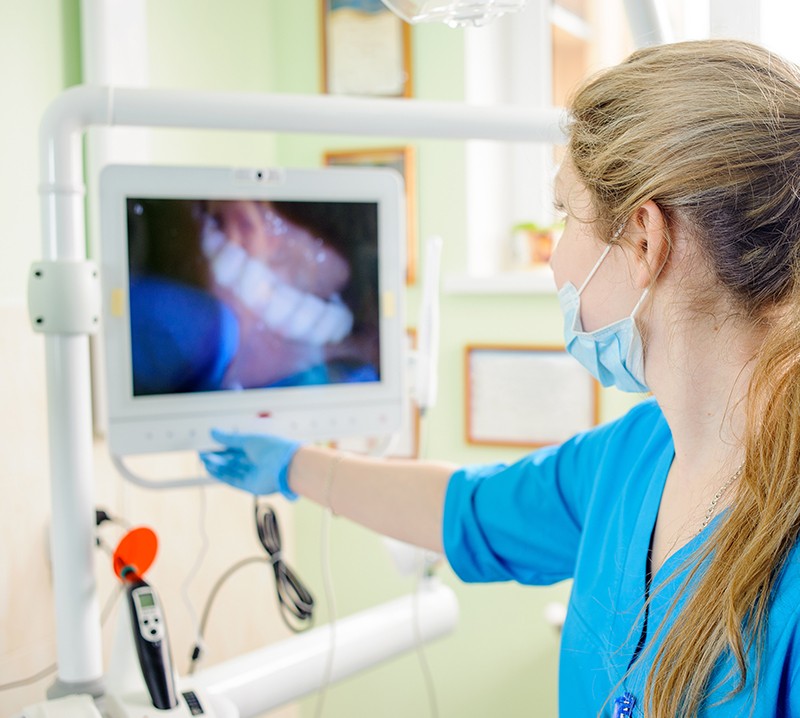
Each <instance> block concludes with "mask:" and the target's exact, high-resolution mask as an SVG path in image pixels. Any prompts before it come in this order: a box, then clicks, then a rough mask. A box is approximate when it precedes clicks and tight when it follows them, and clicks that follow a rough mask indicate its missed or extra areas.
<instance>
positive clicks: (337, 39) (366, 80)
mask: <svg viewBox="0 0 800 718" xmlns="http://www.w3.org/2000/svg"><path fill="white" fill-rule="evenodd" d="M320 18H321V22H320V26H321V31H322V42H321V45H322V47H321V50H322V52H321V57H322V91H323V92H325V93H328V94H331V95H360V96H368V97H411V96H412V93H413V83H412V72H411V28H410V26H409V25H408V23H405V22H403V21H402V20H401V19H400V18H399V17H398V16H397V15H395V14H394V13H393V12H392V11H391V10H389V8H387V7H386V6H385V5H384V4H383V3H382V2H381V0H320Z"/></svg>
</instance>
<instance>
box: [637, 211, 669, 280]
mask: <svg viewBox="0 0 800 718" xmlns="http://www.w3.org/2000/svg"><path fill="white" fill-rule="evenodd" d="M627 229H628V231H627V235H628V237H627V239H628V240H629V241H630V242H631V243H632V244H633V245H634V250H635V256H636V260H635V265H634V269H633V279H634V282H635V283H636V286H637V287H639V288H640V289H642V290H644V289H646V288H647V287H649V286H651V285H652V283H653V281H654V280H655V278H656V277H657V276H658V275H659V274H660V272H661V270H662V269H663V268H664V265H665V264H666V262H667V258H668V256H669V249H670V245H669V239H668V234H667V218H666V217H665V216H664V213H663V212H662V211H661V208H660V207H659V206H658V204H656V203H655V202H654V201H653V200H648V201H647V202H645V203H644V204H643V205H642V206H641V207H639V209H637V210H636V212H635V213H634V214H633V217H631V219H630V220H629V222H628V227H627Z"/></svg>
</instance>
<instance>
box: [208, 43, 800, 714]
mask: <svg viewBox="0 0 800 718" xmlns="http://www.w3.org/2000/svg"><path fill="white" fill-rule="evenodd" d="M570 115H571V120H570V124H569V127H568V133H569V143H568V148H567V150H568V151H567V159H566V161H565V162H564V165H563V166H562V168H561V170H560V172H559V175H558V179H557V182H556V201H557V205H558V206H559V208H560V209H561V210H562V211H563V212H564V213H565V214H566V229H565V231H564V235H563V237H562V239H561V240H560V242H559V245H558V247H557V249H556V252H555V255H554V257H553V259H552V267H553V270H554V273H555V278H556V283H557V286H558V287H559V300H560V302H561V305H562V309H563V311H564V314H565V335H566V336H565V339H566V344H567V349H568V351H570V352H571V353H572V354H573V355H574V356H576V358H578V359H579V360H580V361H581V362H582V363H583V364H584V365H585V366H586V367H587V368H588V369H589V370H590V371H592V372H593V373H594V374H595V376H597V377H598V378H599V379H600V380H601V381H602V382H603V383H604V384H606V385H608V384H611V383H614V384H616V385H617V386H618V387H619V388H621V389H623V390H628V391H642V390H645V389H649V390H650V391H652V394H653V398H651V399H648V400H646V401H644V402H642V403H641V404H639V405H638V406H636V407H635V408H634V409H633V410H632V411H630V412H629V413H628V414H627V415H626V416H624V417H622V418H621V419H620V420H618V421H616V422H613V423H611V424H608V425H605V426H602V427H599V428H597V429H596V430H593V431H590V432H588V433H586V434H582V435H580V436H577V437H575V438H573V439H571V440H570V441H568V442H566V443H565V444H563V445H562V446H559V447H552V448H547V449H544V450H541V451H538V452H535V453H533V454H531V455H530V456H528V457H526V458H525V459H523V460H522V461H520V462H518V463H517V464H515V465H513V466H482V467H472V468H466V469H455V468H454V467H452V466H448V465H444V464H433V463H427V462H426V463H411V462H407V463H402V462H391V463H388V462H387V463H381V462H377V461H374V460H369V459H363V458H356V457H350V456H341V455H337V454H336V453H335V452H332V451H329V450H327V449H322V448H315V447H307V446H303V447H298V446H297V445H296V444H292V443H291V442H286V441H283V440H281V439H277V438H274V437H237V436H224V435H218V438H219V439H220V440H221V441H222V443H224V444H226V445H227V449H226V450H224V451H223V452H220V453H219V454H212V455H209V456H207V457H206V462H207V464H208V465H209V470H210V471H211V473H213V474H215V475H216V476H218V477H219V478H221V479H222V480H225V481H227V482H229V483H231V484H233V485H238V486H240V487H241V488H245V489H249V490H251V491H253V492H255V493H266V492H270V491H275V490H280V491H282V492H283V493H284V494H285V495H288V496H294V495H295V494H300V495H303V496H307V497H309V498H311V499H312V500H315V501H317V502H319V503H322V504H324V505H327V506H330V507H332V508H333V509H334V510H335V511H336V513H338V514H341V515H345V516H348V517H350V518H352V519H354V520H356V521H359V522H361V523H363V524H365V525H367V526H369V527H371V528H373V529H375V530H377V531H381V532H384V533H387V534H390V535H392V536H395V537H397V538H400V539H403V540H405V541H409V542H413V543H416V544H419V545H421V546H425V547H428V548H430V549H434V550H439V551H443V552H444V553H445V555H446V556H447V558H448V560H449V561H450V563H451V565H452V566H453V568H454V569H455V570H456V572H457V573H458V574H459V575H460V576H461V577H462V578H463V579H464V580H467V581H493V580H508V579H513V580H517V581H520V582H523V583H531V584H542V583H550V582H553V581H558V580H561V579H564V578H572V579H573V581H574V582H573V589H572V594H571V597H570V605H569V611H568V616H567V621H566V624H565V626H564V633H563V639H562V653H561V668H560V683H561V694H560V715H561V716H562V718H572V717H573V716H575V717H578V716H580V717H581V718H585V717H586V716H591V715H603V716H609V715H639V716H642V715H644V716H648V718H674V717H675V716H704V717H705V716H708V717H713V716H738V715H742V716H750V715H752V716H765V717H766V716H770V717H773V716H792V715H797V716H800V653H798V649H800V645H798V638H797V637H798V635H800V634H799V630H800V628H799V627H798V614H799V613H800V611H799V610H798V607H799V606H800V565H799V563H798V555H797V550H796V548H795V544H796V541H797V534H798V527H800V264H799V263H798V259H799V257H798V254H800V73H799V72H798V70H797V69H796V68H795V67H793V66H791V65H789V64H787V63H785V62H784V61H782V60H781V59H780V58H778V57H776V56H774V55H771V54H769V53H768V52H766V51H765V50H763V49H761V48H758V47H755V46H752V45H748V44H746V43H742V42H734V41H703V42H693V43H681V44H675V45H667V46H662V47H657V48H649V49H645V50H641V51H639V52H637V53H635V54H634V55H633V56H631V57H630V58H629V59H628V60H627V61H626V62H624V63H623V64H621V65H620V66H618V67H615V68H612V69H611V70H608V71H606V72H604V73H602V74H600V75H598V76H597V77H594V78H592V79H591V80H590V81H589V82H587V83H586V84H585V85H584V86H583V87H582V88H580V89H579V91H578V92H577V93H576V95H575V97H574V99H573V101H572V103H571V107H570ZM540 410H546V408H545V407H541V408H540Z"/></svg>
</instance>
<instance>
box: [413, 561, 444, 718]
mask: <svg viewBox="0 0 800 718" xmlns="http://www.w3.org/2000/svg"><path fill="white" fill-rule="evenodd" d="M427 571H428V568H427V566H426V563H425V561H424V560H423V561H422V567H421V570H420V575H419V576H418V577H417V582H416V585H415V586H414V599H413V602H412V604H411V608H412V623H413V624H414V643H415V644H416V650H417V658H418V659H419V667H420V670H421V671H422V679H423V681H424V682H425V693H426V695H427V696H428V707H429V708H430V714H431V718H438V716H439V705H438V699H437V695H436V687H435V685H434V683H433V675H432V674H431V669H430V666H429V665H428V658H427V656H426V655H425V649H424V647H423V641H422V630H421V628H420V622H419V619H420V611H419V594H420V591H422V590H423V588H424V586H425V582H426V581H429V580H430V577H428V576H427V575H426V574H427Z"/></svg>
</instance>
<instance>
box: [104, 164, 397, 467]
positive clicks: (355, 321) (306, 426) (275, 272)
mask: <svg viewBox="0 0 800 718" xmlns="http://www.w3.org/2000/svg"><path fill="white" fill-rule="evenodd" d="M100 198H101V206H100V213H101V243H100V246H101V257H100V263H101V270H102V271H101V276H102V286H103V290H102V291H103V335H104V341H103V346H104V357H105V362H104V366H105V371H106V384H107V391H108V441H109V446H110V450H111V452H112V453H113V454H114V455H117V456H124V455H128V454H137V453H151V452H161V451H177V450H187V449H192V450H194V449H197V450H202V449H207V448H210V447H212V446H213V442H212V441H211V439H210V436H209V432H210V430H211V429H212V428H215V427H217V428H222V429H225V430H234V431H241V432H268V433H275V434H280V435H284V436H289V437H293V438H298V439H303V440H334V439H337V438H343V437H346V436H380V435H386V434H390V433H392V432H394V431H396V430H397V429H398V428H399V426H400V417H401V407H402V402H403V391H404V389H403V375H404V361H405V360H404V357H403V347H404V342H403V337H404V323H403V316H402V308H403V307H402V304H403V301H402V293H401V290H402V288H403V286H404V284H403V276H404V269H405V255H404V240H403V238H404V237H405V236H406V235H405V227H404V216H405V212H404V209H403V201H404V200H403V185H402V179H401V178H400V176H399V175H398V174H397V173H395V172H394V171H392V170H387V169H364V168H351V169H346V168H320V169H272V168H262V169H250V168H248V169H238V168H237V169H234V168H200V167H166V166H128V165H126V166H121V165H116V166H109V167H107V168H105V169H104V171H103V172H102V174H101V178H100Z"/></svg>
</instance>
